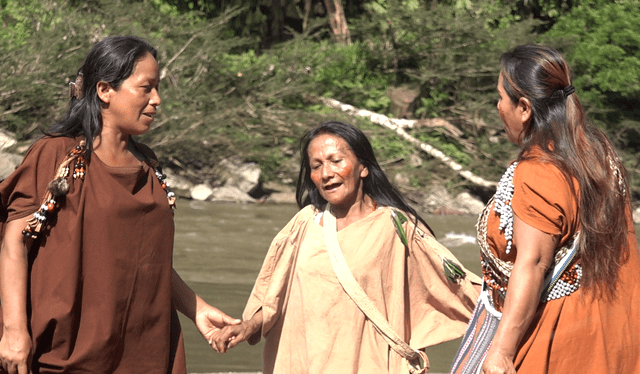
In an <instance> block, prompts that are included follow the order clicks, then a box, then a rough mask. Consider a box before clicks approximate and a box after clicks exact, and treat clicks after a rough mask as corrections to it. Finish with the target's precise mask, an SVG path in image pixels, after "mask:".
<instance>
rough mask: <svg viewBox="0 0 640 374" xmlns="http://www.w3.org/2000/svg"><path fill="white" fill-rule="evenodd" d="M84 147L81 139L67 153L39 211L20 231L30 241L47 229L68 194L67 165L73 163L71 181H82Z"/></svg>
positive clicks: (48, 187)
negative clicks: (78, 179)
mask: <svg viewBox="0 0 640 374" xmlns="http://www.w3.org/2000/svg"><path fill="white" fill-rule="evenodd" d="M86 146H87V142H86V141H85V140H84V139H83V140H81V141H80V142H79V143H78V144H77V145H76V146H75V147H74V148H73V149H72V150H71V151H69V153H67V156H66V157H65V158H64V160H62V163H61V164H60V166H59V167H58V171H57V172H56V175H55V177H54V178H53V180H52V181H51V182H49V185H48V186H47V192H45V194H44V197H43V199H42V204H41V205H40V209H39V210H38V211H37V212H35V213H33V217H31V218H30V219H29V220H28V221H27V227H25V228H24V230H22V235H24V236H25V237H27V238H30V239H35V238H37V237H38V235H39V234H40V233H41V232H42V230H44V228H46V227H47V224H48V223H49V221H50V220H51V219H52V218H53V217H54V216H55V215H56V213H57V212H58V209H60V201H61V200H62V199H64V197H65V196H66V195H67V193H68V192H69V182H67V176H68V175H69V170H70V167H69V165H71V163H72V162H74V161H75V165H74V168H73V179H77V178H80V179H82V180H84V174H85V159H84V157H85V155H86V152H87V147H86Z"/></svg>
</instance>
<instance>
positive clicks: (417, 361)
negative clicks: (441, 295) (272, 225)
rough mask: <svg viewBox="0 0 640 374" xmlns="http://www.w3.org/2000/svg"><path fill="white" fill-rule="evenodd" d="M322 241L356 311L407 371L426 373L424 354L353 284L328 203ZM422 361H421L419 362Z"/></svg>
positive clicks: (426, 361) (358, 286)
mask: <svg viewBox="0 0 640 374" xmlns="http://www.w3.org/2000/svg"><path fill="white" fill-rule="evenodd" d="M323 226H324V240H325V244H326V246H327V252H328V253H329V258H330V259H331V265H332V266H333V270H334V272H335V273H336V276H337V277H338V280H339V281H340V284H341V285H342V288H343V289H344V290H345V292H346V293H347V295H349V297H350V298H351V300H353V302H354V303H355V304H356V305H357V306H358V308H359V309H360V310H361V311H362V313H364V314H365V315H366V316H367V318H368V319H369V320H370V321H371V322H372V323H373V325H374V326H375V328H376V331H378V333H380V335H382V337H383V338H384V339H385V340H386V341H387V343H388V344H389V346H390V347H391V349H393V350H394V351H396V352H397V353H398V354H399V355H400V356H402V357H404V358H405V359H406V360H407V363H408V365H409V371H410V372H411V373H416V374H418V373H426V372H427V370H428V368H429V359H428V358H427V355H426V354H425V353H424V352H422V351H418V350H415V349H413V348H411V347H410V346H409V344H407V343H406V342H405V341H404V340H403V339H402V338H401V337H400V336H399V335H398V334H397V333H396V332H395V331H394V330H393V328H392V327H391V325H390V324H389V322H388V321H387V320H386V318H384V316H383V315H382V313H380V311H379V310H378V308H376V306H375V304H374V303H373V301H371V299H370V298H369V296H367V294H366V293H365V292H364V290H363V289H362V287H361V286H360V284H358V282H357V281H356V279H355V278H354V277H353V274H352V273H351V270H349V266H348V265H347V262H346V261H345V259H344V255H343V254H342V250H341V248H340V244H339V243H338V233H337V228H336V217H334V215H333V214H332V213H331V206H330V204H329V203H327V205H326V207H325V210H324V215H323ZM421 360H422V361H423V362H421Z"/></svg>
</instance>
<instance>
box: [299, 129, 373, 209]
mask: <svg viewBox="0 0 640 374" xmlns="http://www.w3.org/2000/svg"><path fill="white" fill-rule="evenodd" d="M307 153H308V155H309V167H310V169H311V181H312V182H313V183H314V184H315V186H316V188H317V189H318V191H319V192H320V195H321V196H322V197H323V198H324V199H325V200H327V201H328V202H329V203H330V204H331V205H332V206H334V207H339V208H343V209H348V208H349V207H351V206H352V205H353V204H354V203H355V202H357V201H359V200H361V199H363V198H364V194H363V191H362V189H363V179H364V178H365V177H366V176H367V175H369V171H368V169H367V168H366V167H365V166H364V165H362V164H361V163H360V161H358V158H357V157H356V155H355V154H354V153H353V151H352V150H351V148H350V147H349V144H347V142H346V141H345V140H344V139H343V138H341V137H339V136H337V135H333V134H321V135H318V136H316V137H315V138H313V140H311V142H310V143H309V147H308V148H307Z"/></svg>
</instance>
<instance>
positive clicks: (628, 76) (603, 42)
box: [545, 1, 640, 105]
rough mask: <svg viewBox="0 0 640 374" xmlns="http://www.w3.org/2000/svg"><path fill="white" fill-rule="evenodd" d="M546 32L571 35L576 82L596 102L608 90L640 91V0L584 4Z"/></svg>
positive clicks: (633, 93)
mask: <svg viewBox="0 0 640 374" xmlns="http://www.w3.org/2000/svg"><path fill="white" fill-rule="evenodd" d="M561 20H562V22H559V23H557V24H556V25H555V26H554V28H553V29H552V30H551V31H550V32H549V33H547V34H546V35H545V39H546V40H551V41H553V40H554V39H555V40H558V39H560V40H561V39H569V40H571V42H572V44H573V45H572V47H571V48H570V50H569V53H567V59H568V60H569V62H570V63H571V65H572V68H573V69H574V71H575V72H576V73H578V72H579V74H576V77H575V79H574V85H575V86H576V87H579V88H581V89H582V90H583V92H585V97H586V98H587V99H588V100H589V101H591V102H592V103H593V104H596V105H601V104H602V103H603V100H604V99H605V96H606V95H608V94H612V93H615V94H619V95H620V96H622V97H624V98H629V97H634V96H635V97H637V96H638V94H639V93H640V48H639V46H640V4H639V3H638V2H637V1H623V2H618V3H612V4H606V5H603V6H602V7H599V8H592V7H591V6H580V7H576V8H574V9H573V11H572V12H571V13H569V14H567V15H566V16H564V17H563V18H561Z"/></svg>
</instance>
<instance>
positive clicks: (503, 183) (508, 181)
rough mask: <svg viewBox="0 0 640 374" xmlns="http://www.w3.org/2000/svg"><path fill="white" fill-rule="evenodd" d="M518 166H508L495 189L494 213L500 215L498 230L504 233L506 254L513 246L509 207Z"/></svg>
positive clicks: (511, 209) (510, 208)
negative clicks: (514, 174) (514, 175)
mask: <svg viewBox="0 0 640 374" xmlns="http://www.w3.org/2000/svg"><path fill="white" fill-rule="evenodd" d="M516 166H518V162H517V161H516V162H514V163H513V164H511V166H509V168H508V169H507V171H505V172H504V174H503V175H502V178H500V182H498V188H497V189H496V194H495V197H494V198H493V201H494V202H495V206H494V211H495V212H496V213H498V214H499V215H500V225H499V226H498V230H500V231H504V238H505V239H507V250H506V253H507V254H509V253H510V252H511V245H512V244H513V207H512V206H511V199H513V191H514V189H515V186H514V185H513V173H514V171H515V170H516Z"/></svg>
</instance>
